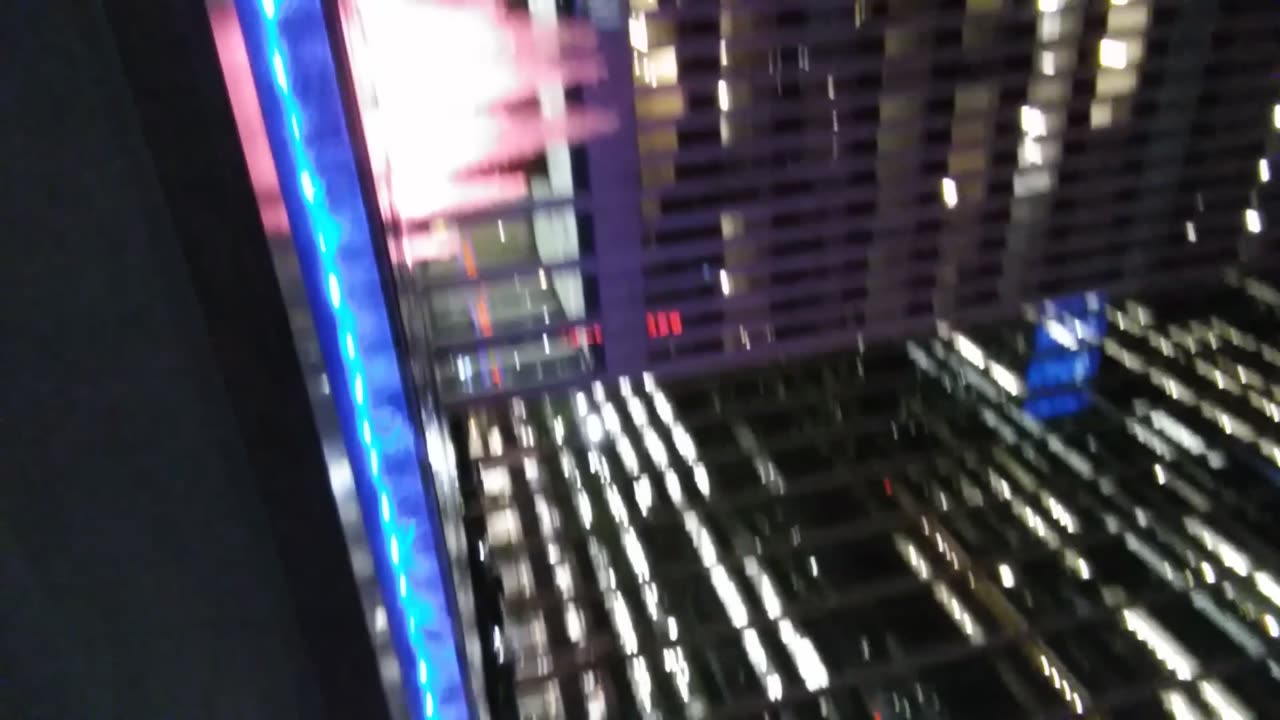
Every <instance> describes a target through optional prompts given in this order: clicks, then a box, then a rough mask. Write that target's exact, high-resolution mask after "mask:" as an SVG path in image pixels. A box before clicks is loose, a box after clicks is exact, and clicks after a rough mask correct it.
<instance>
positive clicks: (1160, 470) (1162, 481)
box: [1155, 463, 1169, 485]
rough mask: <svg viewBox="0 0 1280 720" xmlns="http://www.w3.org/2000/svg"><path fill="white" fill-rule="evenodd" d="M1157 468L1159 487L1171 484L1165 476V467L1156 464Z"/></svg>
mask: <svg viewBox="0 0 1280 720" xmlns="http://www.w3.org/2000/svg"><path fill="white" fill-rule="evenodd" d="M1155 468H1156V483H1157V484H1159V485H1163V484H1165V483H1167V482H1169V480H1168V478H1166V477H1165V476H1164V467H1163V466H1161V465H1160V464H1159V463H1156V466H1155Z"/></svg>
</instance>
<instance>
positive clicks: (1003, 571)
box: [1000, 563, 1016, 588]
mask: <svg viewBox="0 0 1280 720" xmlns="http://www.w3.org/2000/svg"><path fill="white" fill-rule="evenodd" d="M1000 584H1001V585H1003V586H1004V587H1006V588H1011V587H1013V586H1014V585H1015V584H1016V583H1015V581H1014V578H1013V568H1011V567H1009V566H1008V565H1006V564H1005V563H1000Z"/></svg>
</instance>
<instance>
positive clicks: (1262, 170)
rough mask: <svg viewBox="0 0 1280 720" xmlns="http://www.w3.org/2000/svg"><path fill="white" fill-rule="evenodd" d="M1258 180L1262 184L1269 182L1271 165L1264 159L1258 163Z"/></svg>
mask: <svg viewBox="0 0 1280 720" xmlns="http://www.w3.org/2000/svg"><path fill="white" fill-rule="evenodd" d="M1258 180H1260V181H1262V182H1264V183H1265V182H1271V163H1269V162H1267V159H1266V158H1262V159H1261V160H1259V161H1258Z"/></svg>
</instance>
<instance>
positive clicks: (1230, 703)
mask: <svg viewBox="0 0 1280 720" xmlns="http://www.w3.org/2000/svg"><path fill="white" fill-rule="evenodd" d="M957 351H958V349H957ZM989 478H990V480H991V485H992V490H993V492H994V493H995V494H996V495H997V497H1004V498H1005V499H1006V500H1011V499H1012V498H1011V494H1012V493H1011V490H1012V488H1011V487H1010V485H1009V483H1008V481H1007V480H1004V479H1003V478H1001V477H999V475H997V474H996V473H995V472H994V471H991V473H990V476H989ZM1022 508H1023V509H1025V510H1027V511H1030V512H1028V516H1027V517H1025V518H1024V517H1022V516H1021V515H1020V514H1019V517H1020V519H1023V520H1024V521H1026V522H1027V524H1028V527H1030V528H1031V529H1032V530H1034V531H1037V534H1038V535H1039V536H1040V537H1041V538H1042V539H1043V540H1045V541H1046V542H1048V543H1049V545H1050V546H1051V547H1054V548H1056V547H1057V546H1058V542H1057V537H1056V534H1055V533H1053V532H1052V531H1049V530H1048V529H1047V528H1045V527H1044V524H1043V522H1037V520H1039V518H1038V517H1034V516H1033V515H1034V511H1032V510H1031V509H1030V507H1029V506H1028V505H1026V504H1025V503H1023V504H1022ZM1063 510H1064V511H1065V510H1066V508H1065V507H1064V508H1063ZM1068 512H1069V511H1068ZM1015 514H1017V513H1015ZM1059 522H1061V519H1059ZM1189 529H1192V530H1194V528H1189ZM1068 532H1070V529H1069V528H1068ZM1193 534H1195V533H1194V532H1193ZM1126 535H1128V533H1126ZM1135 539H1136V538H1135ZM1203 539H1204V540H1205V541H1206V545H1207V546H1208V547H1209V548H1210V549H1211V550H1213V548H1214V545H1213V543H1212V542H1211V538H1210V537H1209V536H1207V535H1206V536H1205V537H1204V538H1203ZM899 549H900V550H904V551H906V552H904V554H909V555H910V556H912V557H909V558H908V559H909V560H911V561H912V563H911V564H912V567H913V569H916V571H917V574H920V573H921V572H923V574H922V575H921V576H922V577H924V578H927V577H928V575H929V570H928V568H927V565H925V566H924V567H923V568H921V567H920V565H919V564H920V563H923V558H916V557H914V555H915V553H914V552H911V551H914V550H915V548H914V547H911V548H903V547H900V548H899ZM1223 549H1224V550H1225V549H1227V548H1223ZM1231 555H1232V556H1234V557H1236V558H1243V555H1242V554H1241V553H1239V552H1238V551H1235V550H1234V549H1232V553H1231ZM1139 557H1140V559H1143V560H1144V561H1145V560H1146V558H1143V557H1141V555H1139ZM1074 559H1075V560H1077V564H1078V566H1079V571H1080V575H1081V578H1082V579H1088V578H1089V570H1088V564H1087V562H1086V561H1085V559H1084V558H1083V557H1082V556H1080V555H1078V554H1075V556H1074ZM1239 562H1240V561H1239V560H1237V561H1236V562H1234V563H1229V565H1236V566H1238V565H1239ZM1246 562H1247V561H1246ZM1069 564H1070V563H1069ZM1166 565H1167V563H1166ZM1202 566H1203V567H1206V568H1208V564H1207V563H1202ZM999 569H1000V577H1001V583H1002V584H1003V585H1005V586H1006V587H1010V586H1011V585H1012V584H1013V580H1014V578H1013V573H1012V569H1009V571H1008V572H1007V573H1006V571H1005V566H1001V567H1000V568H999ZM1236 569H1237V572H1239V573H1240V574H1242V575H1243V574H1247V568H1246V569H1241V568H1239V567H1237V568H1236ZM1264 575H1265V576H1264V577H1263V578H1261V579H1260V581H1259V583H1258V584H1259V587H1260V589H1262V590H1263V594H1264V595H1268V596H1270V594H1269V593H1268V592H1267V590H1273V591H1275V592H1277V593H1280V584H1276V583H1274V582H1270V583H1269V582H1268V581H1271V580H1272V578H1271V577H1270V576H1269V575H1266V574H1265V573H1264ZM1212 578H1213V575H1212V571H1211V569H1208V570H1207V571H1206V581H1207V582H1209V583H1212V582H1213V579H1212ZM1278 597H1280V595H1278ZM1122 619H1123V620H1124V622H1125V625H1126V627H1128V628H1129V629H1130V630H1131V631H1133V632H1134V633H1135V635H1136V636H1138V637H1139V639H1140V640H1142V641H1143V642H1144V643H1145V644H1146V645H1148V647H1150V648H1151V650H1152V652H1153V654H1155V655H1156V657H1157V658H1158V659H1160V660H1161V661H1162V662H1164V663H1165V664H1166V665H1167V666H1168V667H1169V668H1170V669H1171V670H1174V671H1175V673H1176V674H1177V675H1178V677H1179V678H1181V679H1189V677H1190V674H1189V669H1190V668H1193V667H1195V660H1194V656H1192V655H1190V653H1189V652H1186V651H1185V650H1183V649H1182V648H1181V646H1180V645H1178V644H1177V643H1176V641H1175V640H1173V638H1172V636H1170V635H1168V633H1167V632H1166V631H1164V630H1163V628H1160V627H1159V626H1158V624H1157V623H1156V622H1155V620H1154V619H1153V618H1151V617H1150V616H1149V615H1147V614H1146V613H1145V611H1142V610H1141V609H1140V608H1128V609H1126V610H1124V611H1123V612H1122ZM1265 619H1266V622H1265V623H1264V624H1265V626H1266V629H1267V631H1268V634H1273V635H1274V630H1275V629H1277V626H1276V621H1275V620H1274V618H1273V617H1271V616H1270V615H1269V614H1268V615H1266V616H1265ZM1153 628H1155V629H1154V630H1153ZM1042 664H1043V665H1044V669H1045V675H1046V676H1047V677H1053V676H1054V675H1060V673H1057V670H1058V668H1056V667H1053V666H1052V665H1051V663H1050V662H1049V661H1048V659H1047V658H1042ZM1053 679H1054V680H1055V687H1059V686H1058V684H1057V681H1058V678H1057V677H1054V678H1053ZM1199 685H1200V690H1201V696H1202V697H1203V698H1204V699H1205V700H1206V702H1207V703H1209V704H1210V706H1212V707H1213V708H1214V709H1215V711H1218V712H1219V713H1220V716H1221V717H1233V718H1234V717H1241V718H1244V717H1250V715H1246V714H1243V713H1247V712H1248V710H1247V709H1246V708H1244V706H1243V705H1242V704H1241V703H1240V702H1239V701H1238V700H1237V699H1236V698H1234V697H1233V696H1232V695H1231V694H1230V692H1229V691H1228V690H1226V688H1225V687H1223V686H1222V685H1221V684H1220V683H1218V682H1217V681H1214V680H1202V681H1201V682H1200V683H1199ZM1059 689H1061V688H1059ZM1068 698H1069V699H1071V697H1070V696H1068ZM1079 709H1080V706H1079V705H1077V710H1078V711H1079ZM1236 713H1241V714H1236Z"/></svg>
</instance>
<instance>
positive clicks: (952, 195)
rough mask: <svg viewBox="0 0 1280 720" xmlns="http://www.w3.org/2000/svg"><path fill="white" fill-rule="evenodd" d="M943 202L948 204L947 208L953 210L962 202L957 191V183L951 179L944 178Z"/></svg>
mask: <svg viewBox="0 0 1280 720" xmlns="http://www.w3.org/2000/svg"><path fill="white" fill-rule="evenodd" d="M942 202H944V203H946V204H947V208H953V207H955V206H956V204H957V203H959V202H960V194H959V192H958V191H957V190H956V181H955V180H952V179H951V178H949V177H947V178H942Z"/></svg>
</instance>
